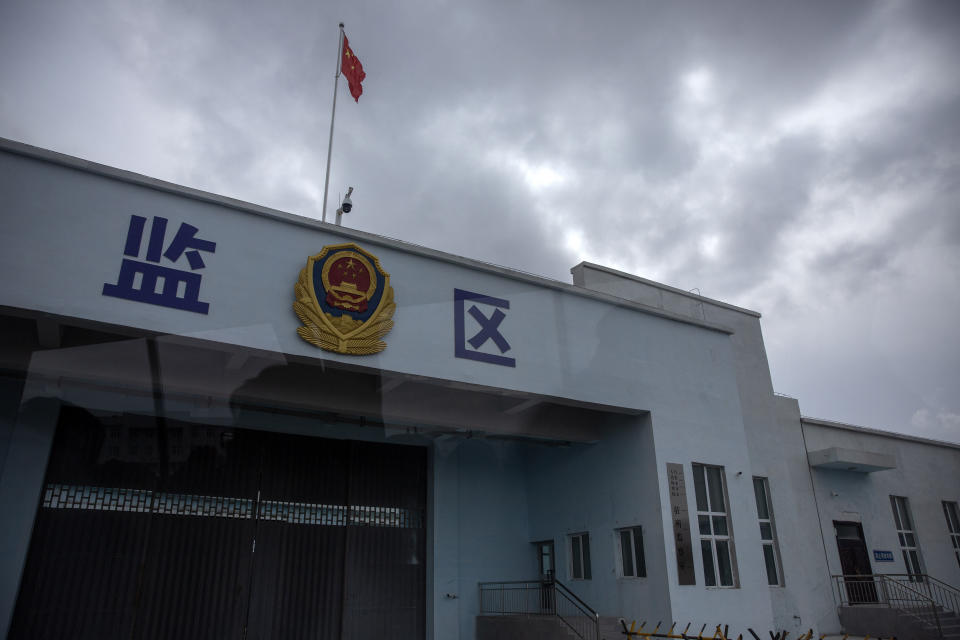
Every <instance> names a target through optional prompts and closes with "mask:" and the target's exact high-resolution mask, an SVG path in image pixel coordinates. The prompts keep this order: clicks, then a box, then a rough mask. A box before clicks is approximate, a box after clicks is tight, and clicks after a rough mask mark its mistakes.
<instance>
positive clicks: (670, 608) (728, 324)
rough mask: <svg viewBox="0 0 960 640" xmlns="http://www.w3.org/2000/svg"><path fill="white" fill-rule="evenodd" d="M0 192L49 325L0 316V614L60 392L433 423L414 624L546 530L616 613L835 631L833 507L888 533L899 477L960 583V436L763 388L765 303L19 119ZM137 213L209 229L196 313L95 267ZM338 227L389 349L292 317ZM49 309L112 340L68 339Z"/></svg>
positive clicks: (470, 610) (278, 415)
mask: <svg viewBox="0 0 960 640" xmlns="http://www.w3.org/2000/svg"><path fill="white" fill-rule="evenodd" d="M0 206H2V210H3V216H4V219H3V222H4V233H3V234H0V269H2V272H3V273H4V275H5V277H4V278H3V279H2V280H0V312H2V315H3V317H4V318H5V321H6V322H7V325H6V326H10V327H14V326H15V327H18V331H19V330H22V336H21V337H23V338H24V340H23V341H22V342H23V344H26V343H27V342H31V341H34V340H36V342H37V344H36V345H34V346H32V347H29V348H27V347H20V346H18V344H17V343H18V338H17V337H16V336H13V337H8V339H7V341H6V342H5V343H4V349H3V351H2V353H0V355H2V358H3V362H2V363H0V364H2V367H3V369H4V370H5V371H8V372H12V373H11V375H9V376H7V377H5V378H0V513H4V514H5V516H6V522H7V524H8V526H6V527H4V528H3V529H2V531H0V568H2V569H3V570H2V572H0V628H6V625H7V623H8V620H9V618H10V614H11V611H12V610H13V607H14V604H15V602H16V597H17V590H18V587H19V580H20V573H21V571H22V568H23V566H24V562H25V557H26V553H27V549H28V547H29V542H30V535H31V528H32V525H33V521H34V515H35V513H36V509H37V504H38V496H39V494H40V491H41V488H42V483H43V478H44V468H45V465H46V461H47V459H48V457H49V451H50V446H51V440H52V437H53V433H54V428H55V426H56V421H57V415H58V407H59V406H60V403H69V404H72V405H76V406H80V407H84V408H86V409H88V410H90V411H101V410H102V411H112V412H130V413H136V414H140V415H148V416H149V415H154V416H155V415H157V414H158V412H163V413H165V414H166V415H168V416H170V417H174V418H176V419H177V420H182V421H187V422H194V423H197V424H220V425H226V426H234V427H238V428H246V429H255V430H259V431H270V432H278V433H289V434H300V435H313V436H317V437H327V438H340V439H350V440H359V441H371V442H385V443H395V444H404V445H408V446H415V447H423V448H424V449H425V450H426V451H427V452H428V460H429V462H428V465H429V469H428V480H427V494H428V495H427V513H426V519H427V526H426V535H427V537H428V539H427V550H428V553H427V557H426V563H427V571H426V576H427V577H426V582H427V585H426V619H427V637H430V638H436V639H437V640H440V639H441V638H442V639H447V638H451V639H453V638H460V639H463V640H472V639H473V638H474V636H475V618H476V616H477V615H478V613H479V612H480V611H479V594H478V583H480V582H484V581H508V580H531V579H536V578H537V573H538V565H537V557H536V554H535V548H534V546H533V543H534V542H537V541H544V540H553V541H554V544H555V549H556V557H557V576H558V578H559V579H560V580H562V581H563V582H564V583H566V584H568V586H569V587H570V588H571V589H572V590H573V591H574V592H575V593H576V594H578V595H579V596H580V597H581V598H583V599H584V600H585V601H586V602H587V603H589V604H590V605H591V606H593V607H594V608H595V609H596V610H597V611H598V612H599V613H600V614H601V615H602V616H605V617H613V618H616V617H624V618H626V619H627V620H632V619H637V620H640V619H649V620H657V619H662V620H678V621H691V622H700V623H709V624H711V625H713V624H716V623H723V624H729V625H730V626H731V627H732V628H735V629H740V630H745V629H746V628H747V627H752V628H755V629H758V630H759V629H781V630H788V631H790V632H791V633H799V632H800V631H802V630H805V629H806V628H810V627H813V628H816V629H817V630H818V631H820V632H824V633H825V632H832V631H836V630H838V629H839V619H838V617H837V614H836V604H837V603H836V599H835V597H834V595H833V593H832V591H831V588H832V587H831V578H830V575H831V573H836V572H837V571H838V570H839V565H838V563H839V560H838V556H837V550H836V545H835V543H834V541H833V540H832V539H831V535H832V533H831V529H830V527H831V526H832V525H831V524H830V523H832V521H833V520H836V519H844V518H851V519H852V518H859V520H858V521H859V522H862V523H863V527H864V530H865V533H866V535H867V537H868V540H869V541H870V544H871V545H874V546H875V547H876V548H877V549H882V550H894V551H896V550H897V542H896V532H895V531H894V530H893V529H892V527H891V519H890V517H889V516H890V513H889V496H890V495H900V496H906V497H909V499H910V504H911V505H912V506H913V508H914V509H915V515H916V519H917V522H918V535H919V537H920V540H921V543H922V545H923V547H922V548H923V550H924V558H925V561H926V565H927V568H928V570H930V572H931V574H933V573H935V572H940V575H942V576H944V578H943V579H945V580H952V581H954V583H955V584H956V583H960V569H958V568H956V567H953V566H952V565H951V564H950V563H951V562H952V561H953V560H955V558H954V556H952V555H951V551H950V549H951V547H950V546H949V545H950V539H949V531H947V530H946V529H945V526H946V525H945V524H944V522H943V517H942V514H940V513H939V512H938V509H939V508H941V507H942V503H943V502H944V501H948V502H950V501H956V500H958V499H960V495H958V494H957V487H960V477H958V476H957V473H958V469H960V461H958V451H960V449H958V448H957V447H951V446H947V445H943V444H942V443H930V442H919V441H916V440H915V439H914V440H909V439H904V438H897V437H892V436H890V435H889V434H886V435H885V434H881V433H877V432H869V430H862V429H861V430H857V429H856V428H850V427H848V426H845V425H836V424H835V423H828V422H824V421H812V420H807V419H802V418H801V416H800V410H799V405H798V404H797V403H796V401H794V400H792V399H787V398H780V397H777V396H775V394H774V392H773V386H772V382H771V379H770V372H769V365H768V363H767V359H766V352H765V348H764V344H763V336H762V332H761V330H760V323H759V314H758V313H756V312H754V311H750V310H747V309H742V308H738V307H735V306H732V305H729V304H725V303H722V302H719V301H715V300H710V299H708V298H705V297H703V296H699V295H694V294H692V293H690V292H684V291H680V290H676V289H673V288H672V287H668V286H665V285H661V284H658V283H654V282H650V281H648V280H644V279H642V278H638V277H636V276H631V275H629V274H624V273H621V272H617V271H614V270H612V269H608V268H605V267H601V266H599V265H591V264H588V263H583V264H581V265H578V266H577V267H575V268H574V269H573V270H572V271H573V282H574V284H573V285H569V284H563V283H559V282H555V281H551V280H547V279H543V278H538V277H535V276H531V275H528V274H523V273H519V272H515V271H511V270H509V269H505V268H501V267H497V266H492V265H488V264H485V263H480V262H476V261H471V260H467V259H464V258H460V257H457V256H451V255H448V254H443V253H441V252H437V251H433V250H430V249H426V248H423V247H418V246H414V245H409V244H406V243H402V242H398V241H393V240H389V239H386V238H382V237H378V236H374V235H372V234H366V233H361V232H356V231H352V230H349V229H344V228H340V227H335V226H333V225H329V224H323V223H319V222H316V221H314V220H310V219H307V218H302V217H299V216H294V215H290V214H286V213H282V212H278V211H273V210H268V209H264V208H261V207H256V206H254V205H249V204H247V203H241V202H237V201H233V200H230V199H228V198H223V197H220V196H216V195H212V194H206V193H201V192H196V191H193V190H190V189H186V188H183V187H178V186H176V185H170V184H167V183H162V182H159V181H156V180H152V179H150V178H145V177H143V176H136V175H133V174H129V173H126V172H123V171H119V170H116V169H111V168H109V167H102V166H99V165H93V164H91V163H86V162H83V161H80V160H77V159H73V158H67V157H63V156H59V155H58V154H54V153H51V152H47V151H43V150H38V149H33V148H30V147H26V146H25V145H20V144H17V143H13V142H9V141H3V142H0ZM132 215H138V216H143V217H145V218H147V219H150V218H151V217H153V216H162V217H165V218H168V219H169V220H170V224H171V225H179V224H181V223H186V224H191V225H194V226H196V227H197V228H198V229H199V230H200V231H199V232H200V234H201V236H203V237H208V238H209V239H210V240H213V241H215V242H216V243H217V248H216V251H215V253H213V254H211V255H209V256H208V258H207V265H206V266H205V267H204V270H203V280H202V282H203V284H202V289H201V299H202V300H203V301H205V302H207V303H209V305H210V309H209V313H207V314H198V313H189V312H184V311H182V310H178V309H172V308H165V307H158V306H155V305H148V304H142V303H138V302H134V301H131V300H121V299H117V298H113V297H108V296H104V295H102V293H101V292H102V287H103V285H104V284H105V283H112V282H115V281H116V279H117V273H118V268H119V264H120V260H121V259H122V255H123V250H124V241H125V234H126V233H127V229H128V226H129V224H130V219H131V216H132ZM344 242H354V243H357V244H358V245H360V246H362V247H363V248H364V249H366V250H368V251H370V252H372V253H374V254H375V255H376V256H377V257H378V258H379V260H380V262H381V264H382V265H383V268H384V269H385V270H386V271H387V272H389V274H390V277H391V285H392V286H393V287H394V290H395V294H396V301H397V311H396V315H395V317H394V321H395V326H394V328H393V330H392V331H391V332H390V333H389V334H388V335H387V336H386V338H385V340H386V342H387V344H388V346H387V348H386V350H385V351H383V352H381V353H378V354H374V355H369V356H363V357H357V356H349V355H341V354H335V353H330V352H326V351H320V350H318V349H317V348H315V347H314V346H312V345H310V344H308V343H307V342H305V341H303V340H301V339H300V338H299V336H298V335H297V332H296V331H297V328H298V327H299V326H300V323H299V320H298V319H297V317H296V316H295V315H294V313H293V312H292V310H291V305H292V303H293V287H294V283H295V282H296V280H297V276H298V274H299V272H300V269H301V268H303V266H304V264H305V262H306V259H307V258H308V257H309V256H311V255H315V254H317V253H318V252H319V251H320V250H321V249H322V248H323V247H325V246H329V245H333V244H339V243H344ZM455 290H464V291H469V292H472V293H476V294H479V295H482V296H489V297H490V298H496V299H501V300H505V301H509V307H506V306H505V307H503V309H504V310H506V311H507V313H505V314H504V319H503V320H502V324H501V325H500V326H499V330H500V331H501V332H502V335H503V336H505V337H506V338H508V339H509V342H510V351H509V356H510V357H511V358H512V359H514V361H515V362H514V365H515V366H499V365H497V364H491V363H490V362H489V361H482V359H480V360H477V359H466V358H460V357H456V350H455V342H456V341H457V340H458V339H459V338H458V337H457V335H456V333H455V326H456V324H455V316H456V314H457V313H458V310H457V303H456V301H455V297H454V291H455ZM61 327H72V328H78V329H79V330H82V331H87V332H91V335H92V334H94V333H96V332H103V333H104V334H105V335H107V334H109V335H110V336H111V340H104V341H98V340H97V339H95V336H94V337H92V338H90V339H89V340H88V341H87V342H84V343H83V344H82V345H80V346H73V345H65V344H60V342H59V335H60V332H61V331H60V328H61ZM148 336H157V337H156V338H155V339H154V340H153V343H152V344H154V345H155V348H156V350H157V358H158V363H154V364H155V365H156V364H158V365H159V369H158V370H154V369H155V367H154V366H153V365H151V363H150V357H149V354H148V346H147V344H148V343H147V337H148ZM27 338H29V339H27ZM120 338H123V339H120ZM461 346H462V345H461ZM485 348H486V349H487V353H495V352H494V351H492V347H490V346H489V345H488V346H487V347H485ZM341 381H348V382H341ZM154 391H156V392H157V394H158V395H159V396H160V397H161V398H162V401H163V402H162V407H161V405H158V404H157V400H156V398H155V395H154ZM35 399H43V401H42V402H33V400H35ZM830 447H841V448H845V449H849V450H854V451H864V452H867V453H877V454H883V455H888V456H892V457H893V458H894V459H895V460H896V465H895V466H894V467H893V468H890V469H887V470H883V471H877V472H875V473H866V474H859V473H858V474H851V473H850V472H847V471H842V470H835V469H823V468H820V467H816V465H814V466H813V467H812V466H811V462H810V459H809V458H808V454H810V453H811V452H815V451H818V450H822V449H828V448H830ZM668 464H679V465H681V467H682V468H683V471H684V477H685V482H686V486H685V492H686V493H685V496H686V501H687V505H688V514H687V515H689V517H690V525H691V534H692V541H691V543H692V551H693V559H692V560H693V570H694V578H695V584H691V585H681V584H680V579H679V572H678V564H677V551H678V548H677V543H676V541H675V537H674V518H673V517H672V515H671V509H670V505H671V501H670V493H669V491H670V487H669V483H668V482H667V481H666V475H667V474H666V469H667V465H668ZM693 465H707V466H713V467H718V468H720V469H721V472H722V477H723V479H724V488H725V492H726V494H725V495H726V499H727V504H726V506H725V508H726V509H727V515H728V516H729V523H730V528H731V531H732V534H731V539H732V549H733V555H734V559H735V570H736V581H735V584H734V585H733V586H732V587H707V586H706V585H705V582H706V581H705V575H706V574H705V568H704V563H703V556H702V555H701V554H700V547H699V544H700V539H699V535H698V532H697V513H696V511H697V508H696V504H697V500H696V495H695V491H694V482H693V469H694V467H693ZM754 477H762V478H765V479H766V481H767V482H768V483H769V487H770V493H771V497H772V502H773V508H774V512H775V519H776V523H777V539H778V543H779V551H780V555H779V559H780V560H779V561H780V563H781V564H780V571H781V576H782V580H781V583H780V584H776V585H772V586H771V585H768V583H767V575H766V566H765V564H764V556H763V552H762V544H763V543H762V541H761V536H760V530H759V526H758V510H757V506H756V499H755V494H754V488H753V487H754V484H753V478H754ZM627 527H640V528H641V530H642V532H643V548H644V555H645V563H646V569H647V575H646V576H645V577H623V576H622V570H621V564H622V561H621V558H620V555H619V554H620V549H619V546H618V545H619V542H618V533H617V531H618V530H619V529H622V528H627ZM582 533H587V534H589V539H590V555H591V559H592V576H591V578H590V579H589V580H582V579H577V578H575V577H574V576H573V575H572V574H571V562H570V536H571V535H574V534H582ZM895 555H896V554H895ZM877 569H882V570H884V571H886V572H894V571H895V570H901V569H903V567H902V566H900V565H898V564H897V562H896V561H894V562H893V563H891V564H890V565H889V566H883V567H877Z"/></svg>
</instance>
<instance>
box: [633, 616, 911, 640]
mask: <svg viewBox="0 0 960 640" xmlns="http://www.w3.org/2000/svg"><path fill="white" fill-rule="evenodd" d="M661 624H662V621H657V624H656V626H655V627H654V628H653V630H652V631H646V630H645V629H646V627H647V621H646V620H644V621H643V622H641V623H640V626H639V628H638V627H637V621H636V620H634V621H632V622H631V623H630V626H629V627H627V622H626V620H624V619H623V618H621V619H620V625H621V626H622V627H623V635H625V636H627V637H628V638H677V639H678V640H744V637H743V634H742V633H741V634H738V635H737V637H736V638H734V637H732V636H731V635H730V625H720V624H718V625H717V628H716V629H715V630H714V631H713V634H712V635H707V636H705V635H703V632H704V631H705V630H706V628H707V625H705V624H704V625H703V626H701V627H700V632H699V633H697V635H693V634H691V633H688V632H689V631H690V625H691V623H690V622H688V623H687V626H686V627H684V628H683V631H681V632H679V633H675V631H674V630H675V629H676V628H677V623H676V622H674V623H673V624H671V625H670V629H669V630H668V631H667V632H666V633H661V632H660V625H661ZM747 631H748V632H750V635H751V636H753V638H754V640H761V638H760V636H758V635H757V632H756V631H754V630H753V629H750V628H748V629H747ZM768 633H769V634H770V640H787V637H788V636H789V635H790V632H789V631H777V632H773V631H770V632H768ZM827 635H828V634H826V633H825V634H823V635H820V636H814V635H813V629H809V630H808V631H807V632H806V633H804V634H801V635H799V636H797V637H796V638H794V640H814V638H817V640H823V639H824V638H826V637H827ZM848 638H850V634H845V635H844V636H843V638H842V640H847V639H848ZM857 638H859V636H857ZM747 640H750V639H749V638H747ZM851 640H854V639H851ZM863 640H897V637H896V636H890V637H889V638H872V639H871V637H870V636H863Z"/></svg>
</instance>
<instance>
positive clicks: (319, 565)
mask: <svg viewBox="0 0 960 640" xmlns="http://www.w3.org/2000/svg"><path fill="white" fill-rule="evenodd" d="M425 509H426V451H425V449H424V448H422V447H412V446H398V445H389V444H379V443H366V442H356V441H348V440H330V439H322V438H311V437H305V436H292V435H283V434H273V433H266V432H259V431H248V430H243V429H232V428H223V427H213V426H205V425H196V424H192V423H183V422H176V421H155V420H154V419H153V418H148V417H138V416H130V415H126V416H114V417H109V418H101V419H98V418H96V417H94V416H93V415H91V414H90V413H88V412H87V411H84V410H82V409H76V408H65V409H64V410H63V411H62V413H61V421H60V424H59V427H58V429H57V435H56V438H55V441H54V446H53V450H52V452H51V457H50V461H49V464H48V468H47V474H46V482H45V488H44V492H43V495H42V497H41V504H40V508H39V509H38V513H37V518H36V522H35V524H34V532H33V538H32V540H31V544H30V551H29V554H28V558H27V563H26V567H25V569H24V575H23V579H22V581H21V587H20V594H19V598H18V601H17V607H16V611H15V613H14V618H13V622H12V626H11V630H10V636H9V637H10V638H31V639H34V638H61V637H62V638H137V639H140V638H142V639H153V638H177V639H178V640H180V639H188V638H203V639H205V640H206V639H209V638H251V639H252V638H329V639H350V640H353V639H366V638H382V637H403V638H422V637H424V635H425V596H426V594H425V589H426V587H425V578H426V573H425V554H426V544H425Z"/></svg>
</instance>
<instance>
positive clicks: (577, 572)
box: [570, 533, 591, 580]
mask: <svg viewBox="0 0 960 640" xmlns="http://www.w3.org/2000/svg"><path fill="white" fill-rule="evenodd" d="M590 574H591V572H590V534H589V533H577V534H574V535H572V536H570V577H571V578H573V579H574V580H589V579H590V577H591V575H590Z"/></svg>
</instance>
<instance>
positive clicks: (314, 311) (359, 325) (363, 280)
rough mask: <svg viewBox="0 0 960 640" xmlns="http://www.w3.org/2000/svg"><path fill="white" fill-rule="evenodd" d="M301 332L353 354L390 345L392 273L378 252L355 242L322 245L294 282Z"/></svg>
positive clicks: (308, 338) (336, 350)
mask: <svg viewBox="0 0 960 640" xmlns="http://www.w3.org/2000/svg"><path fill="white" fill-rule="evenodd" d="M294 292H295V295H296V301H295V302H294V303H293V311H294V312H295V313H296V314H297V317H298V318H300V321H301V322H303V326H302V327H298V328H297V334H298V335H299V336H300V337H301V338H303V339H304V340H306V341H307V342H309V343H310V344H312V345H314V346H317V347H320V348H321V349H325V350H327V351H333V352H334V353H343V354H349V355H369V354H371V353H378V352H380V351H383V350H384V349H386V348H387V343H386V342H384V341H382V340H381V339H380V338H382V337H383V336H385V335H387V333H389V332H390V329H392V328H393V312H394V311H396V308H397V305H396V303H395V302H394V301H393V287H391V286H390V274H389V273H387V272H386V271H384V270H383V267H381V266H380V261H379V260H378V259H377V257H376V256H375V255H373V254H372V253H370V252H369V251H367V250H365V249H361V248H360V247H358V246H357V245H355V244H353V243H352V242H348V243H346V244H336V245H331V246H327V247H324V248H323V251H321V252H320V253H318V254H317V255H315V256H311V257H310V258H309V259H308V260H307V266H305V267H304V268H303V269H301V270H300V278H299V279H298V280H297V284H296V285H295V286H294Z"/></svg>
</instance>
